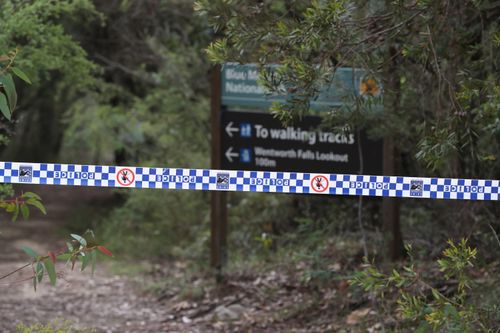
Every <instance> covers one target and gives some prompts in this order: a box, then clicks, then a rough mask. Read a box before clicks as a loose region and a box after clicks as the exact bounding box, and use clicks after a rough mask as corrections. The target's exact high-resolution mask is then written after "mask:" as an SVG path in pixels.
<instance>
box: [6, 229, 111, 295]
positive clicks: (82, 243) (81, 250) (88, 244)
mask: <svg viewBox="0 0 500 333" xmlns="http://www.w3.org/2000/svg"><path fill="white" fill-rule="evenodd" d="M71 238H72V239H71V240H70V241H68V242H66V246H67V248H66V249H61V250H59V251H55V252H53V251H49V252H48V253H47V255H40V254H38V253H37V252H36V251H35V250H33V249H32V248H29V247H23V251H24V252H25V253H26V254H27V255H28V256H29V257H30V258H31V262H30V263H28V264H26V265H24V266H22V267H20V268H18V269H16V270H14V271H12V272H10V273H8V274H5V275H3V276H1V277H0V280H1V279H5V278H7V277H9V276H11V275H12V274H14V273H16V272H19V271H21V270H23V269H25V268H28V267H31V269H32V271H33V276H32V277H31V280H32V281H33V288H34V289H35V291H36V288H37V285H38V284H40V282H42V280H43V277H44V276H45V275H47V276H48V278H49V282H50V284H51V285H53V286H54V285H55V284H56V282H57V277H58V275H57V273H56V270H55V265H56V261H57V259H59V260H64V261H66V263H67V264H69V263H71V269H72V270H73V269H74V267H75V264H76V262H77V261H79V262H80V263H81V269H80V270H81V271H82V272H83V271H84V270H85V268H87V267H88V266H89V265H90V267H91V269H92V275H93V274H94V271H95V267H96V262H97V252H101V253H102V254H104V255H106V256H108V257H113V253H112V252H111V251H110V250H108V249H107V248H106V247H104V246H102V245H100V244H99V243H97V242H96V240H95V237H94V233H93V232H92V231H87V232H86V236H85V237H82V236H80V235H77V234H71Z"/></svg>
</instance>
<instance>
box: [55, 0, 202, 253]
mask: <svg viewBox="0 0 500 333" xmlns="http://www.w3.org/2000/svg"><path fill="white" fill-rule="evenodd" d="M119 3H120V4H121V5H118V4H119ZM96 8H97V10H98V11H99V12H100V13H102V15H104V16H105V17H106V20H105V22H106V23H105V25H103V26H99V25H98V24H97V23H95V24H94V26H91V27H93V28H90V27H89V29H88V30H85V31H83V32H82V33H83V34H84V35H85V36H86V37H85V38H84V40H85V42H84V43H83V44H82V46H83V47H84V48H85V49H86V50H87V52H89V54H92V55H97V56H96V61H97V62H98V63H99V65H101V66H102V69H103V73H102V75H99V76H98V78H99V82H98V83H97V84H96V86H95V88H94V89H89V90H87V91H86V92H85V94H82V95H81V96H80V97H79V98H78V99H77V100H75V101H74V102H73V103H72V104H70V105H68V107H67V112H66V113H65V115H64V117H62V121H63V123H64V125H65V126H64V127H65V131H64V137H63V140H62V145H61V151H60V158H61V159H62V160H67V161H71V162H77V161H81V162H84V163H89V162H90V161H91V162H93V163H96V164H129V165H130V164H131V165H147V166H154V165H156V166H175V167H190V168H196V167H199V168H202V167H207V166H208V163H209V154H207V152H208V151H209V140H210V127H209V116H210V113H209V111H208V110H209V100H208V70H209V66H208V63H207V61H206V60H205V59H204V58H203V56H202V50H203V48H204V47H205V46H206V45H207V43H208V38H209V34H208V31H207V30H206V26H205V25H204V24H203V23H204V22H203V20H201V19H200V18H199V17H197V16H195V15H193V9H192V3H191V2H190V1H177V0H162V1H158V2H154V3H153V2H148V4H146V5H145V4H144V2H141V1H128V2H123V3H122V2H101V3H97V2H96ZM102 36H106V37H105V42H101V41H102V38H103V37H102ZM110 45H113V47H110ZM120 196H121V197H122V204H121V205H120V207H116V208H115V209H109V214H108V216H106V217H103V222H102V223H98V229H97V231H98V233H99V234H100V235H102V236H103V237H104V239H106V241H107V242H109V243H110V244H111V246H113V248H114V249H116V251H119V252H120V253H122V254H130V255H133V256H135V257H140V258H145V257H165V256H169V255H172V254H177V253H179V252H184V253H187V254H188V255H193V256H195V254H194V253H196V255H203V254H202V253H203V252H205V250H204V246H206V245H207V244H206V243H205V241H204V240H206V239H208V232H207V230H206V224H204V223H206V222H207V220H208V216H209V213H208V211H209V205H208V199H209V196H208V195H207V194H206V193H200V192H186V191H168V192H165V191H121V192H120ZM179 235H182V237H179ZM197 240H199V241H197ZM132 244H133V246H131V245H132ZM193 247H197V250H196V251H191V249H192V248H193ZM137 248H140V249H141V251H136V249H137ZM202 249H203V250H202Z"/></svg>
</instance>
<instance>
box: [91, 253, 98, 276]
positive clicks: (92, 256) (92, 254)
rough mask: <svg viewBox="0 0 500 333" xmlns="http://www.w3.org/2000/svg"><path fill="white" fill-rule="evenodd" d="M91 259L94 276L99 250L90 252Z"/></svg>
mask: <svg viewBox="0 0 500 333" xmlns="http://www.w3.org/2000/svg"><path fill="white" fill-rule="evenodd" d="M90 261H91V263H92V276H94V272H95V265H96V262H97V252H96V251H92V252H91V253H90Z"/></svg>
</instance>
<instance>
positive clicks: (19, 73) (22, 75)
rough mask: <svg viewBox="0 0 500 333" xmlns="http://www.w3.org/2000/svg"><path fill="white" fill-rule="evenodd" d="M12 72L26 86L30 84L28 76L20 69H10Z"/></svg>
mask: <svg viewBox="0 0 500 333" xmlns="http://www.w3.org/2000/svg"><path fill="white" fill-rule="evenodd" d="M11 69H12V72H13V73H14V74H15V75H16V76H17V77H18V78H20V79H21V80H23V81H24V82H26V83H27V84H31V80H30V79H29V77H28V75H26V73H24V72H23V71H22V70H21V69H20V68H18V67H12V68H11Z"/></svg>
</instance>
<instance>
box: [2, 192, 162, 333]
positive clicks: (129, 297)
mask: <svg viewBox="0 0 500 333" xmlns="http://www.w3.org/2000/svg"><path fill="white" fill-rule="evenodd" d="M35 190H36V192H37V193H39V194H41V195H42V197H43V198H44V202H45V204H46V207H47V211H48V215H47V216H43V215H41V214H33V216H32V218H31V219H30V220H29V221H21V220H20V221H17V222H16V223H10V221H7V220H6V216H5V215H4V216H3V218H2V220H1V222H0V232H1V234H0V244H1V248H2V251H1V252H0V275H3V274H5V273H8V272H10V271H13V270H14V269H15V268H18V267H20V266H22V265H24V264H25V263H26V262H27V257H26V255H25V254H24V252H23V251H22V250H21V248H22V247H23V246H29V247H31V248H33V249H35V250H37V251H39V253H47V251H49V250H55V249H58V248H61V247H63V244H64V243H62V244H61V241H63V240H64V237H63V236H59V235H58V234H57V233H56V231H57V228H58V226H61V225H64V224H66V223H68V222H69V217H70V216H71V208H72V207H74V206H75V205H76V203H77V201H79V202H81V201H82V200H88V199H91V198H95V197H96V195H97V196H98V195H106V193H104V194H103V192H102V189H101V190H100V192H96V191H95V189H90V188H75V187H37V188H35ZM98 193H100V194H98ZM107 195H109V192H108V194H107ZM58 271H64V272H65V273H64V274H65V275H64V280H62V279H61V280H59V281H58V283H57V286H56V287H51V286H50V285H49V284H48V282H47V281H45V282H42V285H41V286H40V287H39V288H38V291H37V292H34V291H33V286H32V284H31V282H30V281H28V282H18V281H21V280H23V279H26V278H27V277H29V276H30V274H32V273H31V272H30V271H29V270H24V271H22V272H20V273H16V274H15V275H14V276H11V277H10V278H9V279H8V280H2V281H0V332H15V326H16V324H18V323H20V322H24V323H25V324H31V323H37V322H38V323H47V322H49V321H51V320H53V319H56V318H64V319H65V320H71V321H73V322H75V323H77V325H78V326H81V327H90V328H95V329H96V332H98V333H100V332H121V333H126V332H134V333H135V332H155V333H156V332H164V331H165V328H164V327H162V320H164V318H166V317H167V316H168V313H167V309H165V307H163V306H161V304H160V303H158V302H157V301H156V299H155V298H153V297H152V296H149V295H146V294H144V293H141V292H140V291H138V289H139V288H137V286H136V285H133V284H132V283H131V282H129V281H127V279H126V278H124V277H120V276H114V275H112V274H111V273H109V271H107V270H106V268H105V267H104V266H103V265H98V267H97V272H96V274H95V276H94V277H91V276H90V273H86V274H85V273H80V272H79V271H76V270H75V272H71V271H70V270H69V269H68V268H65V267H64V265H63V266H61V267H58ZM45 280H46V279H45Z"/></svg>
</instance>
